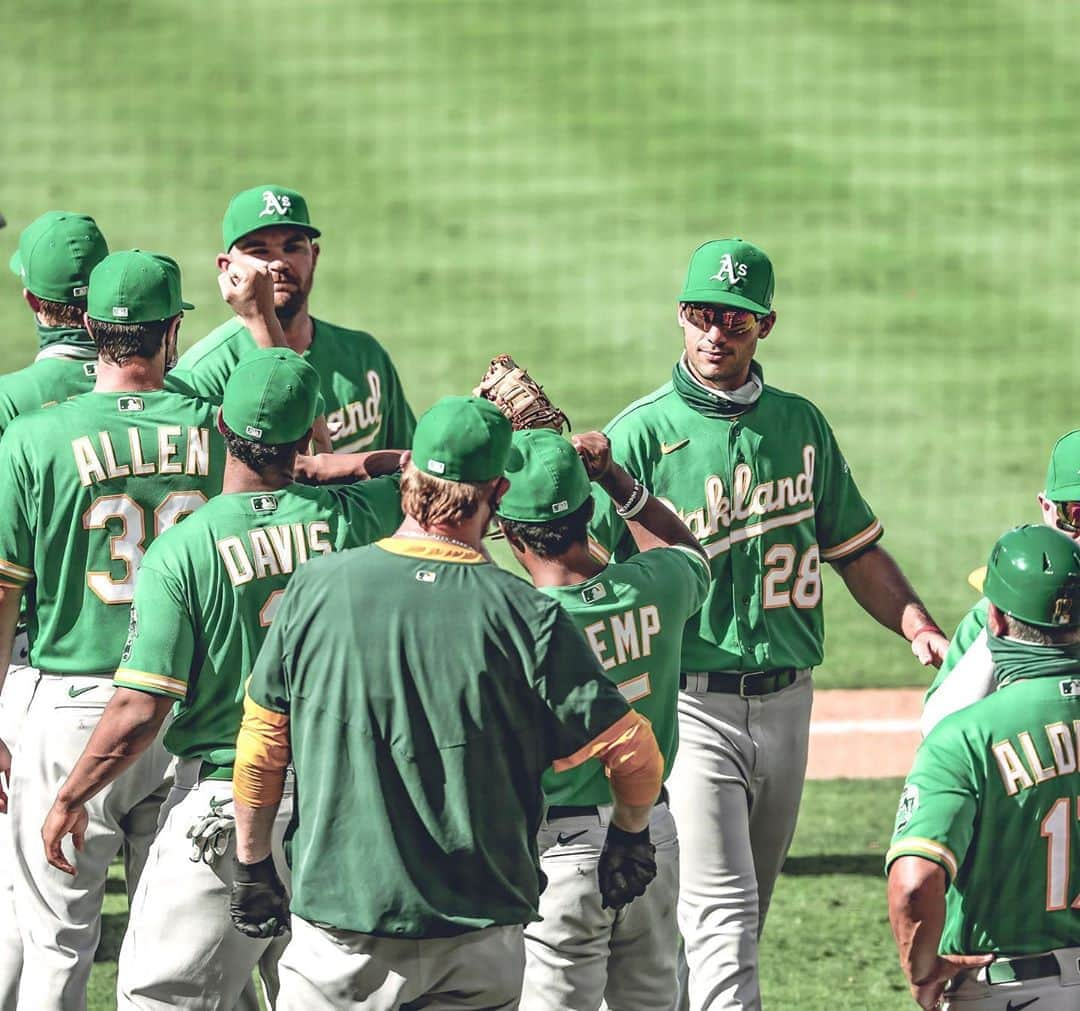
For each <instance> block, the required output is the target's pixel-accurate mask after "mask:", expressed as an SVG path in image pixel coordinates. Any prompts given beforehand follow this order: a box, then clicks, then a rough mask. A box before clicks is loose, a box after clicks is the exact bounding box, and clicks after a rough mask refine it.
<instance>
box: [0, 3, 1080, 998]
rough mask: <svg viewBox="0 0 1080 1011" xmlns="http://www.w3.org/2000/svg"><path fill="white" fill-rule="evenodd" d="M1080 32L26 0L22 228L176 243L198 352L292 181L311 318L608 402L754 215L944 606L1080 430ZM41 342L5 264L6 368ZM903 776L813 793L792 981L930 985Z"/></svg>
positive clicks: (857, 464) (1033, 11) (946, 14)
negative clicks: (231, 231)
mask: <svg viewBox="0 0 1080 1011" xmlns="http://www.w3.org/2000/svg"><path fill="white" fill-rule="evenodd" d="M1078 37H1080V5H1076V4H1073V3H1071V2H1069V0H1028V2H1026V3H1024V4H1015V3H1010V2H1006V0H958V2H955V3H951V4H943V3H940V2H931V0H819V2H818V3H815V4H805V3H799V2H796V0H729V2H728V3H725V4H722V5H720V4H715V3H710V4H705V3H684V4H678V5H673V4H668V3H664V2H662V0H629V2H627V0H619V2H615V0H594V2H590V3H587V4H582V3H578V2H574V0H550V2H547V3H544V4H539V5H520V4H515V3H510V2H509V0H480V2H478V0H461V2H458V3H453V4H451V3H445V2H442V0H369V2H366V3H364V4H352V3H348V2H346V0H313V2H310V3H306V4H297V3H285V2H283V0H262V2H259V3H255V2H253V0H235V2H232V3H229V4H219V3H211V2H210V0H187V2H185V3H183V4H181V3H177V2H175V0H144V2H143V3H140V4H136V5H131V4H127V3H121V2H120V0H99V2H98V3H95V4H93V5H87V4H84V3H81V2H77V0H48V2H46V3H44V4H39V5H36V6H34V7H33V8H29V7H27V6H26V5H21V4H8V5H3V6H0V54H2V59H0V88H2V89H3V92H4V93H5V94H6V96H7V98H8V102H7V108H6V110H5V113H4V124H5V129H4V131H3V134H2V139H0V210H2V211H3V213H4V215H5V216H6V217H7V219H8V221H9V228H8V229H7V230H5V231H3V232H0V255H2V256H3V257H4V259H5V260H6V257H7V256H8V255H9V254H10V251H11V250H12V249H13V248H14V245H15V242H16V236H17V232H18V231H19V229H21V227H22V226H23V225H24V224H26V222H27V221H29V220H30V219H32V218H33V217H35V216H36V215H37V214H39V213H41V212H42V211H43V210H45V209H48V208H54V207H63V208H69V209H74V210H85V211H88V212H91V213H93V214H94V215H95V216H96V217H97V219H98V221H99V223H100V225H101V226H102V229H103V230H104V231H105V233H106V235H107V236H108V237H109V239H110V242H111V244H112V246H113V248H114V249H119V248H125V247H130V246H140V247H143V248H150V249H160V250H162V251H165V252H169V253H171V254H172V255H174V256H176V257H177V258H178V259H179V260H180V262H181V263H182V265H183V267H184V270H185V281H186V290H187V293H188V295H189V297H191V299H192V300H193V301H194V302H196V303H197V304H198V306H199V308H198V309H197V310H196V311H194V312H192V313H190V314H189V317H188V318H187V319H186V320H185V322H184V328H183V342H184V343H185V345H186V344H189V343H191V342H192V341H194V340H195V339H197V338H198V337H201V336H202V335H203V334H204V333H206V332H207V331H209V330H210V329H211V328H212V327H214V326H215V325H216V324H217V323H218V322H220V321H221V319H222V318H223V317H224V315H225V313H224V310H223V307H221V306H220V305H219V304H218V296H217V290H216V285H215V282H214V276H213V273H214V272H213V256H214V254H215V252H216V251H217V249H218V243H219V241H220V231H219V223H220V217H221V213H222V211H223V209H224V207H225V204H226V202H227V200H228V197H229V196H230V195H231V194H232V193H233V192H235V191H236V190H238V189H241V188H243V187H246V186H249V185H254V184H258V183H262V182H268V181H277V182H282V183H285V184H289V185H294V186H296V187H297V188H299V189H301V190H302V191H303V192H305V193H306V194H307V196H308V198H309V202H310V205H311V208H312V213H313V216H314V219H315V221H316V222H317V223H318V224H319V225H321V226H322V228H323V230H324V235H323V239H322V246H323V258H322V261H321V262H320V266H319V271H318V276H317V281H316V290H315V292H314V295H313V309H314V311H315V312H316V313H317V314H318V315H321V316H324V317H325V318H327V319H330V320H333V321H335V322H340V323H343V324H348V325H353V326H357V327H362V328H365V329H369V330H371V331H372V332H374V333H375V334H376V335H377V336H379V337H380V339H382V340H383V341H384V342H385V343H386V344H387V345H388V347H389V348H390V349H391V351H392V353H393V355H394V357H395V360H396V362H397V364H398V366H399V369H400V371H401V373H402V375H403V378H404V381H405V385H406V389H407V391H408V393H409V395H410V398H411V400H412V402H413V404H414V406H415V407H416V408H418V409H422V408H424V407H426V406H428V405H429V404H430V403H431V402H432V401H433V400H435V399H436V398H437V397H438V396H440V395H442V394H445V393H450V392H462V391H464V390H466V389H467V388H469V387H471V386H472V385H473V383H474V382H475V379H476V377H477V376H478V375H479V374H480V373H481V372H482V371H483V368H484V366H485V364H486V361H487V358H488V357H489V356H490V355H491V354H494V353H495V352H497V351H501V350H507V351H511V352H513V353H514V354H515V355H516V356H517V357H518V358H519V360H521V361H522V362H524V363H525V364H527V365H528V366H530V367H531V368H532V370H533V371H534V372H535V373H536V374H537V375H538V376H539V377H540V379H541V381H543V382H544V383H545V384H546V386H547V387H548V389H549V390H550V392H551V393H552V394H553V395H554V396H555V397H556V398H557V399H558V400H559V401H560V402H561V403H562V404H563V405H564V406H565V407H566V408H567V410H568V411H569V413H570V414H571V417H572V418H573V420H574V422H575V426H576V427H577V428H580V429H584V428H588V427H593V426H598V425H601V424H602V423H604V422H605V421H606V420H608V419H609V418H610V417H611V416H612V415H613V414H614V413H615V412H616V411H617V410H618V409H619V408H621V407H622V406H623V405H625V404H626V403H627V402H629V401H630V400H631V399H633V398H635V397H637V396H639V395H641V394H642V393H644V392H647V391H648V390H650V389H653V388H654V387H656V386H658V385H660V384H661V383H662V382H664V381H665V380H666V379H667V377H668V375H669V372H670V368H671V364H672V362H673V361H674V359H675V357H676V355H677V352H678V347H679V343H678V341H679V334H678V331H677V330H676V327H675V298H676V295H677V292H678V290H679V286H680V284H681V280H682V275H683V271H684V270H685V265H686V261H687V259H688V256H689V253H690V251H691V250H692V249H693V248H694V246H696V245H697V244H698V243H699V242H701V241H703V240H704V239H707V238H711V237H720V236H724V235H733V234H737V235H742V236H744V237H746V238H749V239H752V240H753V241H755V242H757V243H758V244H759V245H761V246H763V247H764V248H765V249H766V250H768V251H769V253H770V254H771V256H772V258H773V261H774V263H775V265H776V269H777V275H778V282H777V289H776V301H775V305H776V308H777V310H778V313H779V323H778V326H777V328H776V330H775V332H774V334H773V335H772V336H771V337H770V338H769V340H768V341H767V342H766V343H765V344H764V345H762V349H761V360H762V361H763V363H764V366H765V371H766V376H767V378H768V379H769V381H771V382H773V383H775V384H776V385H778V386H781V387H783V388H787V389H794V390H797V391H799V392H801V393H804V394H806V395H808V396H809V397H811V398H812V399H813V400H815V401H816V402H817V403H818V404H819V405H821V406H822V407H823V408H824V410H825V412H826V414H827V416H828V417H829V419H830V421H831V422H832V424H833V426H834V428H835V429H836V431H837V433H838V436H839V438H840V441H841V444H842V445H843V446H844V448H845V451H846V453H847V456H848V458H849V460H850V462H851V465H852V468H853V471H854V473H855V475H856V477H857V478H858V480H859V482H860V485H861V487H862V489H863V491H864V493H865V494H866V496H867V498H868V499H869V500H870V501H871V503H872V504H873V505H874V506H875V508H876V509H877V511H878V512H879V514H880V516H881V517H882V519H883V521H884V523H885V526H886V529H887V535H886V542H885V543H886V545H887V546H888V547H889V548H890V549H891V550H892V551H893V552H894V553H895V554H896V555H897V557H898V558H899V559H900V561H901V563H902V564H903V566H904V568H905V569H906V571H907V572H908V574H909V575H910V576H911V578H912V580H913V582H914V583H915V585H916V586H918V587H919V589H920V590H921V592H922V593H923V595H924V597H925V598H926V599H927V601H928V603H929V604H930V605H931V607H932V609H933V610H934V611H935V613H936V614H938V616H939V617H940V619H941V621H942V622H943V624H946V625H951V624H952V623H954V622H955V621H956V620H957V619H958V618H959V617H960V615H961V614H962V613H963V611H964V609H965V608H966V607H967V606H968V605H969V604H970V602H971V599H972V594H971V592H970V591H969V589H968V588H967V586H966V585H965V581H964V577H965V575H966V573H967V572H968V571H969V570H970V569H972V568H973V567H975V566H976V565H977V564H979V563H980V562H981V561H982V560H983V558H984V556H985V554H986V552H987V549H988V547H989V545H990V543H991V542H992V541H993V539H994V538H995V537H996V536H997V535H998V534H999V533H1000V532H1001V531H1002V530H1003V529H1004V528H1006V527H1007V526H1009V525H1011V524H1013V523H1015V522H1019V521H1021V520H1026V519H1034V518H1035V517H1036V510H1035V504H1034V495H1035V493H1036V492H1037V491H1038V490H1039V489H1040V488H1041V487H1042V483H1043V476H1044V473H1045V461H1046V457H1047V453H1048V450H1049V447H1050V445H1051V443H1052V441H1053V440H1054V439H1055V438H1056V437H1057V435H1059V434H1060V433H1062V432H1064V431H1066V430H1068V429H1069V428H1072V427H1073V426H1075V425H1077V424H1078V423H1080V417H1078V414H1077V411H1076V408H1075V378H1074V377H1075V376H1076V374H1077V372H1078V368H1077V367H1078V364H1080V357H1078V356H1080V351H1078V344H1077V342H1076V340H1075V338H1074V333H1073V330H1074V327H1075V319H1076V309H1077V294H1076V292H1077V291H1078V290H1080V289H1078V285H1077V277H1076V272H1077V268H1076V253H1075V250H1076V236H1077V234H1078V232H1080V187H1078V186H1077V185H1076V165H1077V164H1080V134H1078V132H1077V130H1076V123H1075V112H1074V98H1073V97H1071V96H1075V95H1076V94H1077V92H1078V90H1080V59H1078V57H1077V48H1076V45H1075V42H1076V40H1077V38H1078ZM34 350H35V341H34V332H33V327H32V325H31V321H30V317H29V315H28V313H27V312H26V310H25V307H24V306H23V305H22V303H21V301H20V299H19V291H18V287H17V284H16V283H15V281H14V279H13V278H10V277H8V282H7V284H0V369H3V370H5V371H6V370H7V369H9V368H15V367H18V366H20V365H23V364H25V363H26V362H28V361H29V360H30V359H31V358H32V356H33V354H34ZM827 599H828V623H829V628H830V634H829V640H828V645H827V653H828V659H827V661H826V664H825V666H824V667H823V668H822V669H821V670H820V671H819V672H818V676H817V683H818V685H819V687H850V686H859V685H874V686H886V685H900V684H917V683H922V682H923V681H925V680H926V678H925V675H924V673H923V672H922V671H921V670H920V669H919V668H918V667H917V666H916V665H915V664H914V661H913V660H912V658H911V657H910V655H909V653H908V651H907V649H906V647H904V645H903V644H902V643H900V642H898V641H896V640H894V639H893V638H891V637H890V636H889V635H888V634H887V633H885V632H884V631H882V630H880V629H878V628H876V627H875V626H873V624H872V622H871V621H870V620H869V619H867V618H865V617H864V616H862V615H861V614H859V613H858V611H857V608H856V607H855V605H853V604H852V603H851V601H850V600H849V599H848V598H847V597H846V595H845V593H844V592H843V590H842V587H841V586H840V584H839V582H838V580H837V579H835V578H830V579H829V590H828V591H827ZM895 787H896V784H893V783H888V784H882V783H859V784H840V785H833V784H814V785H812V786H811V787H810V788H808V791H807V799H806V803H805V805H804V812H805V817H804V825H803V828H802V830H801V832H800V835H799V839H798V841H797V844H796V853H795V855H794V856H793V860H792V862H791V863H790V864H789V871H788V873H787V874H786V875H785V877H784V879H783V881H782V884H781V889H780V891H779V893H778V895H777V898H776V905H775V907H774V911H773V914H772V917H771V924H770V928H769V930H768V932H767V933H766V939H765V948H764V952H763V964H764V973H765V988H766V998H767V999H768V1000H769V1002H770V1005H771V1006H772V1007H781V1008H788V1007H799V1008H810V1009H813V1008H839V1007H851V1008H865V1007H871V1006H872V1007H875V1008H886V1007H903V1006H906V999H905V998H904V997H903V993H902V991H901V990H900V989H898V987H899V977H898V975H897V973H896V972H895V970H894V969H893V964H894V963H893V957H892V955H891V952H890V951H889V945H888V936H887V928H886V927H885V925H884V922H883V907H882V882H881V880H880V877H879V864H878V861H879V858H880V847H881V846H882V845H883V844H884V842H885V835H886V833H887V832H888V826H889V822H890V820H891V813H892V807H893V803H894V798H895V794H896V788H895ZM110 902H112V903H114V904H116V903H121V904H122V896H120V895H113V896H111V897H110ZM120 915H121V913H120V911H119V910H117V909H112V910H111V912H110V917H114V916H120ZM119 922H120V921H119V920H116V919H110V920H109V921H108V924H109V928H110V931H111V932H110V934H109V936H108V938H107V940H106V944H105V946H104V948H103V952H104V953H105V954H109V955H111V954H113V953H114V952H115V947H116V943H117V935H116V934H115V928H117V927H118V926H119ZM110 965H111V962H110V961H109V960H108V959H106V960H105V961H103V962H102V963H101V965H99V967H98V968H99V969H100V970H101V973H102V974H105V973H107V972H108V971H109V967H110ZM102 980H103V976H98V977H96V983H98V984H100V983H102ZM104 982H105V985H104V986H102V987H101V988H99V989H98V990H97V991H96V993H97V997H96V1001H95V1003H94V1005H93V1006H94V1008H95V1009H97V1008H105V1007H108V1006H110V1003H109V997H108V992H109V985H108V981H107V980H106V981H104Z"/></svg>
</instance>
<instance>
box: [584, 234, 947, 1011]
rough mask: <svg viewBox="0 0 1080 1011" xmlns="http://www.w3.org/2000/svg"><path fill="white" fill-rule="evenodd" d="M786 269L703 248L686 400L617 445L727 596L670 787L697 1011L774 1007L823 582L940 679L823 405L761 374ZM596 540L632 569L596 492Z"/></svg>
mask: <svg viewBox="0 0 1080 1011" xmlns="http://www.w3.org/2000/svg"><path fill="white" fill-rule="evenodd" d="M772 296H773V269H772V264H771V263H770V262H769V259H768V257H767V256H766V255H765V254H764V253H763V252H762V251H761V250H760V249H758V248H757V247H756V246H753V245H751V244H750V243H749V242H744V241H743V240H742V239H727V240H719V241H712V242H706V243H705V244H704V245H702V246H700V247H699V248H698V249H697V250H696V251H695V252H694V254H693V256H692V257H691V260H690V268H689V271H688V274H687V279H686V285H685V287H684V288H683V291H682V295H681V300H680V303H679V313H678V321H679V326H680V327H681V328H682V331H683V336H684V353H683V354H682V356H681V357H680V359H679V361H678V362H676V364H675V367H674V369H673V371H672V379H671V382H670V383H667V384H665V385H664V386H662V387H660V389H658V390H656V391H655V392H653V393H651V394H649V395H648V396H646V397H644V398H643V399H641V400H639V401H637V402H636V403H634V404H632V405H631V406H630V407H628V408H627V409H626V410H624V411H623V412H622V413H621V414H620V415H618V417H616V418H615V419H614V420H613V421H612V422H611V423H610V424H609V425H608V427H607V429H606V432H607V435H608V437H609V438H610V439H611V448H612V456H613V457H614V458H615V459H617V460H619V461H620V462H621V463H622V464H623V466H624V467H626V469H627V470H628V471H629V472H630V473H631V474H632V475H633V476H634V477H635V478H636V479H637V480H638V481H639V482H641V484H642V485H643V486H644V487H645V488H647V489H649V490H650V491H651V492H652V493H653V494H654V495H657V496H658V497H660V498H662V499H664V500H665V501H666V502H668V503H669V504H670V505H671V507H672V508H673V509H674V510H675V511H676V512H677V513H678V514H679V515H680V516H681V517H682V518H683V519H684V520H685V521H686V524H687V526H688V527H689V528H690V530H691V531H692V532H693V533H694V534H695V536H696V537H697V538H698V540H699V541H701V543H702V544H703V545H704V546H705V549H706V551H707V553H708V555H709V557H710V559H711V560H712V571H713V582H712V589H711V590H710V591H709V595H708V597H707V598H706V601H705V605H704V607H703V608H702V609H701V612H700V615H699V616H697V617H695V618H694V619H692V620H691V621H690V623H689V624H688V625H687V626H686V632H685V638H684V640H683V671H684V676H683V678H682V679H681V683H682V687H683V689H684V690H683V692H682V694H680V697H679V737H680V744H679V755H678V758H677V760H676V762H675V768H674V770H673V771H672V774H671V776H670V778H669V779H668V782H667V787H668V792H669V794H670V797H671V810H672V813H673V815H674V816H675V822H676V824H677V825H678V827H679V845H680V851H681V853H680V880H679V887H680V896H679V927H680V929H681V931H682V935H683V939H684V942H685V952H686V961H687V963H688V967H689V1005H690V1006H691V1007H692V1008H694V1009H702V1008H710V1009H717V1008H758V1007H760V1004H761V997H760V993H759V986H758V974H757V945H758V937H759V935H760V933H761V929H762V926H763V924H764V921H765V914H766V912H767V910H768V906H769V900H770V898H771V896H772V890H773V885H774V883H775V881H776V878H777V875H778V874H779V872H780V867H781V865H782V864H783V861H784V856H785V854H786V853H787V850H788V846H789V844H790V842H791V838H792V835H793V833H794V831H795V822H796V818H797V816H798V811H799V799H800V797H801V794H802V785H803V778H804V774H805V766H806V749H807V741H808V736H809V719H810V702H811V694H812V692H811V683H810V670H811V668H812V667H814V666H815V665H816V664H818V663H820V662H821V659H822V639H823V633H824V628H823V615H822V605H821V598H822V580H821V565H822V563H823V562H830V563H832V564H833V565H834V566H835V567H836V568H837V570H838V571H839V573H840V575H841V577H842V578H843V580H844V582H845V583H846V585H847V587H848V589H849V591H850V592H851V593H852V595H853V596H854V597H855V599H856V600H857V601H858V602H859V603H860V604H861V605H862V606H863V607H864V608H865V609H866V610H867V611H868V612H869V613H870V614H871V615H872V616H873V617H874V618H876V619H877V620H878V621H879V622H881V623H882V624H883V625H885V626H886V627H887V628H890V629H892V630H894V631H896V632H898V633H900V634H902V635H903V636H904V637H905V638H907V639H908V640H910V641H911V644H912V649H913V651H914V652H915V653H916V655H917V656H918V657H919V659H920V660H922V661H923V662H925V663H935V664H936V663H940V657H941V656H942V655H943V654H944V652H945V648H946V646H947V640H946V639H945V637H944V635H942V634H941V631H940V629H939V628H938V626H937V625H936V624H935V623H934V621H933V620H932V619H931V618H930V616H929V615H928V614H927V612H926V609H925V608H924V607H923V605H922V604H921V602H920V601H919V598H918V597H917V596H916V594H915V592H914V590H913V589H912V588H911V586H910V585H909V584H908V582H907V580H906V579H905V578H904V576H903V574H902V573H901V571H900V569H899V568H898V567H897V565H896V563H895V562H894V561H893V560H892V558H891V557H890V556H889V555H888V554H887V553H886V552H885V551H884V550H883V549H882V548H881V547H880V546H879V545H878V541H879V539H880V537H881V534H882V529H881V524H880V523H879V522H878V520H877V518H876V517H875V516H874V514H873V512H872V511H871V510H870V507H869V506H868V505H867V504H866V502H865V501H864V500H863V498H862V496H861V495H860V494H859V490H858V488H857V487H856V485H855V481H854V479H853V478H852V476H851V473H850V471H849V469H848V465H847V463H846V461H845V460H844V457H843V455H842V454H841V452H840V449H839V447H838V445H837V443H836V439H835V437H834V435H833V433H832V430H831V429H830V428H829V425H828V423H827V422H826V421H825V419H824V417H823V416H822V414H821V412H820V411H819V410H818V409H817V408H816V407H815V406H814V405H813V404H811V403H810V402H809V401H807V400H805V399H804V398H802V397H799V396H797V395H795V394H792V393H786V392H783V391H781V390H778V389H775V388H774V387H771V386H767V385H766V384H765V382H764V379H763V376H762V370H761V366H760V365H759V364H758V363H757V361H756V360H755V357H754V356H755V353H756V349H757V345H758V342H759V341H760V340H764V339H765V338H766V337H768V336H769V334H770V333H771V331H772V329H773V325H774V324H775V322H776V314H775V312H773V310H772ZM596 497H597V508H596V515H595V517H594V519H593V522H592V534H593V537H594V538H595V540H596V541H597V542H598V544H599V545H600V546H601V547H602V548H603V549H606V550H607V551H608V552H611V553H613V555H614V557H615V558H616V559H619V560H622V559H626V558H627V557H629V556H630V555H631V554H633V553H634V551H635V546H634V544H633V541H632V538H631V537H630V536H629V534H628V531H627V528H626V524H625V523H624V521H623V518H622V517H621V516H620V515H619V511H618V510H619V509H622V510H623V511H624V512H625V511H627V510H628V509H630V508H633V507H634V506H635V505H636V500H627V501H622V502H620V501H618V500H612V499H611V498H610V496H608V495H606V494H604V493H603V492H598V493H597V496H596Z"/></svg>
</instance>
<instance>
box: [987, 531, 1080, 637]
mask: <svg viewBox="0 0 1080 1011" xmlns="http://www.w3.org/2000/svg"><path fill="white" fill-rule="evenodd" d="M983 593H984V594H985V595H986V598H987V599H988V600H989V601H990V603H992V604H993V605H994V606H995V607H997V608H998V609H999V610H1001V611H1004V612H1005V613H1006V614H1008V615H1010V616H1011V617H1013V618H1019V619H1020V621H1023V622H1027V624H1029V625H1039V626H1040V627H1043V628H1058V627H1063V626H1065V627H1068V626H1075V625H1080V546H1077V544H1076V543H1075V542H1074V541H1073V540H1072V538H1070V537H1066V536H1065V534H1063V533H1061V532H1060V531H1057V530H1054V529H1052V528H1051V527H1047V526H1042V525H1032V524H1027V525H1025V526H1022V527H1015V528H1014V529H1012V530H1010V531H1009V532H1008V533H1006V534H1003V535H1002V536H1001V537H1000V538H998V542H997V543H996V544H995V545H994V548H993V550H992V551H991V552H990V560H989V562H987V565H986V581H985V582H984V583H983Z"/></svg>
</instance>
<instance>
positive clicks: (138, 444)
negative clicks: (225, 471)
mask: <svg viewBox="0 0 1080 1011" xmlns="http://www.w3.org/2000/svg"><path fill="white" fill-rule="evenodd" d="M114 436H117V433H114V432H98V433H97V435H96V436H90V435H83V436H80V437H79V438H77V439H75V440H73V441H72V443H71V451H72V453H73V454H74V456H75V466H76V467H77V468H78V471H79V483H80V484H81V485H82V486H83V487H84V488H89V487H90V486H91V485H93V484H97V483H99V482H102V481H108V480H110V479H113V478H119V477H140V476H145V475H147V474H189V475H192V476H197V477H206V476H207V475H208V474H209V473H210V430H209V429H208V428H197V427H195V426H189V427H188V428H187V431H186V436H185V430H184V428H183V427H181V426H180V425H158V426H157V437H156V440H155V443H154V446H153V449H152V451H151V452H150V453H149V454H147V453H146V451H145V448H144V446H143V442H142V436H141V435H140V431H139V429H138V428H128V429H127V462H126V463H121V462H120V460H119V459H118V455H117V450H116V446H115V445H114V443H113V438H114ZM120 442H121V445H122V444H123V440H122V438H120ZM121 459H122V457H121Z"/></svg>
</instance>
